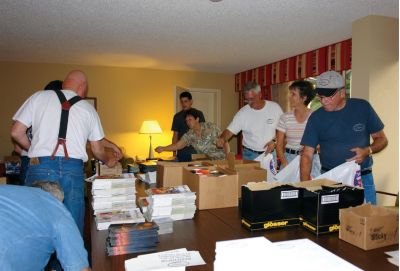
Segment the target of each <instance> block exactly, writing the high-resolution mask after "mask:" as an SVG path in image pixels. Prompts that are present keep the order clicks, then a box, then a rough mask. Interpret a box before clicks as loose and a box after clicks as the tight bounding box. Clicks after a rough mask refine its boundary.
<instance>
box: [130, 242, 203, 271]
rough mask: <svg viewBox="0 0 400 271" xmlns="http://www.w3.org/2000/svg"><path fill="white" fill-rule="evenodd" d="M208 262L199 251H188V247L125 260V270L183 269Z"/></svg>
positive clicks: (178, 270) (176, 270)
mask: <svg viewBox="0 0 400 271" xmlns="http://www.w3.org/2000/svg"><path fill="white" fill-rule="evenodd" d="M202 264H206V263H205V262H204V260H203V258H202V257H201V255H200V253H199V252H198V251H187V250H186V248H181V249H174V250H168V251H163V252H158V253H152V254H147V255H140V256H138V257H136V258H133V259H129V260H126V261H125V271H144V270H146V271H147V270H148V271H152V270H154V271H155V270H157V271H159V270H168V271H172V270H174V271H183V270H185V266H194V265H202Z"/></svg>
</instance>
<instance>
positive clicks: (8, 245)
mask: <svg viewBox="0 0 400 271" xmlns="http://www.w3.org/2000/svg"><path fill="white" fill-rule="evenodd" d="M39 186H41V187H42V189H44V190H46V191H49V192H51V193H52V194H53V195H54V196H53V195H52V194H50V193H48V192H45V191H43V190H42V189H40V188H34V187H24V186H14V185H1V186H0V217H1V219H0V263H1V270H18V271H24V270H27V271H28V270H29V271H32V270H44V268H45V267H46V265H47V263H48V261H49V258H50V256H51V255H52V254H53V253H54V252H56V253H57V258H58V260H59V261H60V262H61V265H62V267H63V269H64V270H65V271H89V270H90V268H89V263H88V260H87V257H88V255H87V252H86V250H85V248H84V245H83V240H82V237H81V234H80V232H79V230H78V227H77V226H76V223H75V221H74V219H73V218H72V216H71V214H70V213H69V212H68V210H67V209H66V208H65V207H64V205H63V204H62V199H63V196H64V195H63V192H62V191H61V190H60V189H59V185H58V184H57V183H40V184H39ZM57 186H58V187H57ZM56 197H57V198H58V199H59V200H57V199H56Z"/></svg>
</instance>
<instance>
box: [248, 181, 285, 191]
mask: <svg viewBox="0 0 400 271" xmlns="http://www.w3.org/2000/svg"><path fill="white" fill-rule="evenodd" d="M244 186H246V187H248V188H249V190H251V191H261V190H269V189H272V188H275V187H279V186H292V184H290V183H281V182H249V183H247V184H246V185H244Z"/></svg>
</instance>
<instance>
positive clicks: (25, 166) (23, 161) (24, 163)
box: [19, 156, 29, 185]
mask: <svg viewBox="0 0 400 271" xmlns="http://www.w3.org/2000/svg"><path fill="white" fill-rule="evenodd" d="M28 167H29V157H28V156H21V172H20V173H19V183H20V184H21V185H25V178H26V172H27V171H28Z"/></svg>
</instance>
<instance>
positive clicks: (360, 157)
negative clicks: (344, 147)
mask: <svg viewBox="0 0 400 271" xmlns="http://www.w3.org/2000/svg"><path fill="white" fill-rule="evenodd" d="M350 151H352V152H354V153H355V154H356V155H354V156H353V157H351V158H349V159H346V161H347V162H348V161H353V160H354V161H355V162H356V163H357V164H361V163H362V162H363V161H364V159H365V158H367V157H368V156H369V155H370V153H369V148H368V147H366V148H358V147H357V148H352V149H350Z"/></svg>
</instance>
